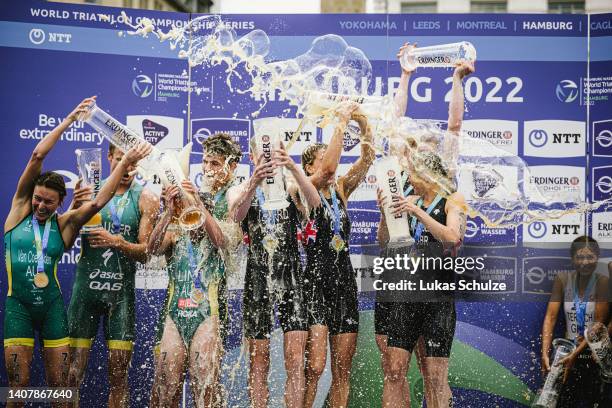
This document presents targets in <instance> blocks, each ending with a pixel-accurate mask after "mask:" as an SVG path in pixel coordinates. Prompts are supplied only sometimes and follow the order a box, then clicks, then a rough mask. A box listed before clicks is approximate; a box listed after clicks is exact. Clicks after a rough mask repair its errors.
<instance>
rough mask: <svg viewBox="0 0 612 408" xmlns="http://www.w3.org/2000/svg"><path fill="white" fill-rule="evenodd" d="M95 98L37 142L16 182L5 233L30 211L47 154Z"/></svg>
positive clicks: (78, 106)
mask: <svg viewBox="0 0 612 408" xmlns="http://www.w3.org/2000/svg"><path fill="white" fill-rule="evenodd" d="M95 98H96V97H95V96H92V97H91V98H87V99H83V101H82V102H81V103H79V104H78V105H77V107H76V108H74V109H73V111H72V112H70V114H69V115H68V116H66V118H65V119H64V120H63V121H62V123H60V124H59V125H58V126H57V127H55V128H54V129H53V130H52V131H51V132H49V134H47V135H46V136H45V137H44V138H42V140H41V141H40V142H38V144H37V145H36V147H35V148H34V151H32V156H30V160H29V161H28V164H27V165H26V168H25V170H24V171H23V174H22V175H21V177H20V178H19V181H18V182H17V189H16V190H15V195H14V196H13V201H12V204H11V210H10V212H9V215H8V217H7V219H6V222H5V224H4V230H5V231H7V230H10V229H11V228H13V227H14V226H15V225H17V223H18V222H19V221H21V219H22V218H23V217H25V216H26V215H27V213H28V212H29V211H30V207H31V206H30V200H31V199H32V193H33V191H34V183H35V181H36V178H37V177H38V176H39V175H40V173H41V170H42V165H43V161H44V160H45V158H46V157H47V154H49V152H50V151H51V149H53V147H54V146H55V144H56V143H57V142H58V140H59V139H60V137H61V136H62V134H63V133H64V131H65V130H66V129H68V128H69V127H70V125H72V124H73V123H74V122H75V121H76V120H77V119H78V118H79V116H80V115H81V114H82V113H84V112H86V111H87V107H88V106H89V104H90V103H91V102H93V101H94V100H95Z"/></svg>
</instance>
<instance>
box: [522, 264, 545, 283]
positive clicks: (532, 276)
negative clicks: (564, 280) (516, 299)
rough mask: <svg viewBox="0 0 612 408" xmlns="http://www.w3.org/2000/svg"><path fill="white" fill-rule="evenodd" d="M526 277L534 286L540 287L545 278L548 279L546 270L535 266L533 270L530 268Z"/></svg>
mask: <svg viewBox="0 0 612 408" xmlns="http://www.w3.org/2000/svg"><path fill="white" fill-rule="evenodd" d="M525 277H526V278H527V280H528V281H529V283H531V284H532V285H539V284H541V283H542V282H544V278H546V272H544V269H542V268H540V267H539V266H534V267H532V268H529V270H528V271H527V273H526V274H525Z"/></svg>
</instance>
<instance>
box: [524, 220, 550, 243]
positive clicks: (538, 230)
mask: <svg viewBox="0 0 612 408" xmlns="http://www.w3.org/2000/svg"><path fill="white" fill-rule="evenodd" d="M527 233H528V234H529V235H531V237H532V238H535V239H540V238H542V237H543V236H544V235H546V224H544V223H543V222H538V221H536V222H533V223H531V224H529V226H528V227H527Z"/></svg>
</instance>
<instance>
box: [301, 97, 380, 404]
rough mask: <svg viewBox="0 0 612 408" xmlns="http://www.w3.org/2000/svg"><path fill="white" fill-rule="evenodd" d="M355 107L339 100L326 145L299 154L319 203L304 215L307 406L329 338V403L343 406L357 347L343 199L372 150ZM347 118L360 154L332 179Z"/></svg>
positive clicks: (354, 294)
mask: <svg viewBox="0 0 612 408" xmlns="http://www.w3.org/2000/svg"><path fill="white" fill-rule="evenodd" d="M357 109H358V105H356V104H352V103H349V104H341V105H340V106H339V107H338V109H337V111H336V118H337V120H338V121H339V123H338V124H337V126H336V129H335V130H334V134H333V136H332V138H331V141H330V143H329V146H327V145H325V144H315V145H311V146H309V147H307V148H306V149H305V150H304V152H303V153H302V166H303V168H304V170H305V172H306V174H307V175H308V177H309V179H310V181H311V183H312V184H313V185H314V186H315V187H316V188H317V190H318V193H319V195H320V197H321V202H322V204H323V205H322V206H320V207H317V208H314V209H313V210H312V211H311V213H310V215H309V220H310V221H309V222H311V223H312V226H311V228H313V229H316V230H317V236H316V240H315V241H314V242H313V243H310V242H309V243H308V244H307V245H306V272H305V276H306V279H307V280H308V285H307V291H308V292H307V299H308V304H307V307H308V326H309V333H308V348H307V363H306V398H305V402H304V406H306V407H311V406H312V404H313V403H314V399H315V396H316V393H317V385H318V382H319V378H320V377H321V374H322V373H323V370H324V368H325V361H326V359H327V341H328V337H329V339H330V349H331V369H332V384H331V390H330V395H329V404H330V407H334V408H335V407H346V406H347V404H348V401H349V389H350V383H349V379H350V373H351V366H352V361H353V355H354V354H355V348H356V345H357V330H358V327H359V311H358V305H357V281H356V277H355V271H354V270H353V266H352V264H351V259H350V251H349V240H350V230H351V221H350V218H349V216H348V210H347V203H348V200H349V198H350V196H351V194H352V193H353V192H354V191H355V190H356V189H357V187H358V186H359V184H361V182H362V181H363V179H364V177H365V175H366V173H367V171H368V169H369V168H370V165H371V164H372V162H373V161H374V157H375V153H374V149H373V148H372V145H371V142H372V132H371V129H370V126H369V125H368V121H367V119H366V117H365V116H363V115H361V114H359V113H357V112H356V110H357ZM350 119H353V120H355V121H356V122H357V123H358V124H359V127H360V129H361V156H360V157H359V159H358V160H357V161H356V162H355V163H354V164H353V165H352V166H351V167H350V169H349V170H348V172H347V173H346V174H345V175H344V176H341V177H339V178H338V179H337V180H336V170H337V168H338V164H339V161H340V156H341V154H342V149H343V139H344V131H345V129H346V125H347V124H348V121H349V120H350Z"/></svg>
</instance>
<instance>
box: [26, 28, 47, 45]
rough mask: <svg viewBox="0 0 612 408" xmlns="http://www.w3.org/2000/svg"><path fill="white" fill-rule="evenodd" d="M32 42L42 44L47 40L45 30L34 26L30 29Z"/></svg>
mask: <svg viewBox="0 0 612 408" xmlns="http://www.w3.org/2000/svg"><path fill="white" fill-rule="evenodd" d="M29 37H30V42H31V43H32V44H35V45H40V44H42V43H44V42H45V38H46V35H45V32H44V31H43V30H41V29H40V28H33V29H31V30H30V34H29Z"/></svg>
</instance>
